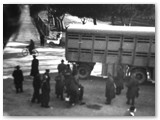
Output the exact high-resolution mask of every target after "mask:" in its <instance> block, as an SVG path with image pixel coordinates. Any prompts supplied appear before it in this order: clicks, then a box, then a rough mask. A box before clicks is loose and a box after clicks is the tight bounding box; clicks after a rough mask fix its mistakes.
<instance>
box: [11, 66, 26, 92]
mask: <svg viewBox="0 0 160 120" xmlns="http://www.w3.org/2000/svg"><path fill="white" fill-rule="evenodd" d="M15 68H16V69H15V70H14V71H13V73H12V76H13V77H14V85H15V88H16V93H19V92H23V81H24V77H23V72H22V70H20V66H19V65H18V66H16V67H15Z"/></svg>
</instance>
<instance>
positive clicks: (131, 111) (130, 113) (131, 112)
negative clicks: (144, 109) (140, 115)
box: [124, 105, 137, 116]
mask: <svg viewBox="0 0 160 120" xmlns="http://www.w3.org/2000/svg"><path fill="white" fill-rule="evenodd" d="M136 111H137V109H136V107H135V106H133V105H132V106H131V107H130V108H129V109H128V110H127V111H126V113H125V114H124V116H135V113H136Z"/></svg>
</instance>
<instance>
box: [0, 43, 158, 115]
mask: <svg viewBox="0 0 160 120" xmlns="http://www.w3.org/2000/svg"><path fill="white" fill-rule="evenodd" d="M25 45H26V43H20V42H10V43H9V44H8V45H7V47H6V48H5V50H4V55H3V78H4V79H3V105H4V106H3V111H4V114H5V115H6V114H7V115H11V116H37V115H38V116H40V115H41V116H123V114H124V112H125V111H126V109H127V108H128V107H129V106H128V105H126V97H125V94H126V88H125V89H124V90H123V92H122V94H121V95H120V96H116V98H115V99H114V100H113V101H112V105H105V104H104V103H105V97H104V91H105V81H104V80H103V79H102V78H100V77H96V76H97V75H99V74H100V70H101V69H99V67H100V65H99V64H98V65H97V66H96V67H95V69H94V70H93V72H92V76H91V77H90V78H89V79H88V80H81V81H80V83H81V84H82V85H83V86H84V88H85V93H84V102H86V104H85V105H78V106H75V107H73V108H68V106H67V103H65V102H64V101H60V100H58V99H56V97H55V94H54V86H55V81H54V77H55V75H56V74H57V69H56V68H57V64H58V63H59V62H60V60H61V59H62V58H63V59H64V52H65V51H64V48H58V47H57V48H49V47H39V48H37V50H38V51H39V53H40V54H39V56H38V57H37V58H38V59H39V62H40V72H41V73H43V72H44V70H45V68H49V69H51V78H52V79H51V88H52V90H51V94H50V95H51V101H50V105H51V106H52V108H51V109H43V108H41V107H40V105H38V104H31V103H30V102H29V100H30V98H31V96H32V92H33V89H32V78H31V77H29V76H28V75H29V73H30V66H31V60H32V56H30V55H29V56H26V57H23V56H22V54H21V50H22V49H23V47H24V46H25ZM37 45H38V43H37ZM66 63H67V62H66ZM17 64H19V65H20V66H21V68H22V70H23V72H24V75H25V82H24V93H23V94H16V93H15V89H14V85H13V79H12V77H11V73H12V72H13V69H14V66H15V65H17ZM136 107H137V109H138V111H137V116H154V115H155V86H153V85H147V84H146V85H142V86H141V87H140V97H139V98H138V99H137V100H136Z"/></svg>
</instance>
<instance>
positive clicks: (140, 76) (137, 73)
mask: <svg viewBox="0 0 160 120" xmlns="http://www.w3.org/2000/svg"><path fill="white" fill-rule="evenodd" d="M131 76H133V78H134V79H135V80H137V81H138V82H139V84H142V83H144V82H145V81H146V79H147V76H146V73H145V71H144V70H140V69H136V70H133V71H132V74H131Z"/></svg>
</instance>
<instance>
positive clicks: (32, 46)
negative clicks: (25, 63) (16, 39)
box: [26, 39, 35, 55]
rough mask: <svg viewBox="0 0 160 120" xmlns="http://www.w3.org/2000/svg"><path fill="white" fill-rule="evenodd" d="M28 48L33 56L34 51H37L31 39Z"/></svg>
mask: <svg viewBox="0 0 160 120" xmlns="http://www.w3.org/2000/svg"><path fill="white" fill-rule="evenodd" d="M26 47H27V48H28V50H29V52H30V54H31V55H32V50H33V49H35V45H34V41H33V40H32V39H30V44H29V45H28V46H26Z"/></svg>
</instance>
